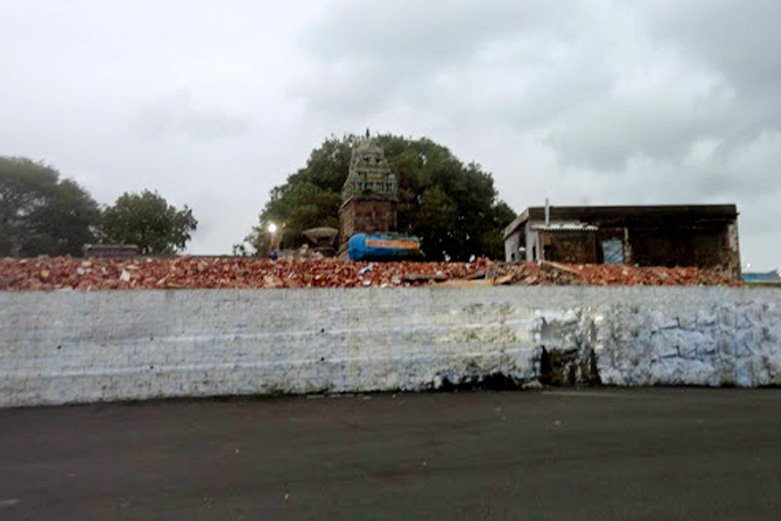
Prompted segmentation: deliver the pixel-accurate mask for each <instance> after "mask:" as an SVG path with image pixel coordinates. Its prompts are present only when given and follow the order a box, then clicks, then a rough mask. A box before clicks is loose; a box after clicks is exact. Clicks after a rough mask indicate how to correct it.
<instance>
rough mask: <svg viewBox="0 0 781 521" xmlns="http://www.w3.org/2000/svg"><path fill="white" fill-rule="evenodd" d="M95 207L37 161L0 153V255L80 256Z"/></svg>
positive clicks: (90, 230)
mask: <svg viewBox="0 0 781 521" xmlns="http://www.w3.org/2000/svg"><path fill="white" fill-rule="evenodd" d="M99 219H100V210H99V208H98V204H97V203H96V202H95V200H94V199H93V198H92V197H91V196H90V195H89V194H88V193H87V192H86V191H85V190H84V189H83V188H82V187H80V186H79V185H78V184H77V183H76V182H75V181H73V180H70V179H60V173H59V172H58V171H57V170H55V169H54V168H52V167H50V166H47V165H45V164H43V163H40V162H35V161H31V160H30V159H26V158H21V157H2V156H0V255H3V256H35V255H52V256H54V255H65V254H69V255H81V254H82V253H83V247H84V245H85V244H88V243H90V242H94V240H95V233H94V232H95V226H96V225H97V223H98V222H99Z"/></svg>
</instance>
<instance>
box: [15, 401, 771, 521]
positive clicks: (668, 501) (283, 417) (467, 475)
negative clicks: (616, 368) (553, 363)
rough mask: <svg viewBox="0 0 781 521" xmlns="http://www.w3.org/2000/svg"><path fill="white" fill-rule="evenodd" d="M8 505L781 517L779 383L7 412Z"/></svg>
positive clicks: (76, 513)
mask: <svg viewBox="0 0 781 521" xmlns="http://www.w3.org/2000/svg"><path fill="white" fill-rule="evenodd" d="M0 519H3V520H6V519H56V520H69V519H73V520H87V519H143V520H148V519H166V520H169V519H204V520H206V519H214V520H229V519H359V520H369V519H393V520H412V519H447V520H459V519H465V520H466V519H468V520H472V519H564V520H613V519H615V520H618V519H620V520H627V519H650V520H673V519H681V520H683V519H686V520H708V521H713V520H718V519H724V520H736V519H751V520H764V519H767V520H771V519H772V520H778V519H781V390H736V389H730V390H724V389H717V390H708V389H644V390H626V389H596V390H594V389H587V390H563V391H518V392H457V393H434V394H397V395H391V394H381V395H367V396H347V397H338V398H336V397H318V398H304V397H299V398H269V399H258V400H227V401H218V400H202V401H164V402H147V403H139V404H101V405H85V406H70V407H49V408H30V409H6V410H0Z"/></svg>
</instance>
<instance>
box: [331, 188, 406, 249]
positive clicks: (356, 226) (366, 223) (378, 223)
mask: <svg viewBox="0 0 781 521" xmlns="http://www.w3.org/2000/svg"><path fill="white" fill-rule="evenodd" d="M396 225H397V215H396V204H395V203H394V202H393V201H387V200H378V199H361V198H357V197H353V198H351V199H350V200H348V201H347V202H346V203H345V204H344V206H342V208H341V209H340V210H339V232H340V239H339V240H340V242H341V243H344V242H346V241H347V240H349V239H350V237H352V236H353V235H354V234H356V233H360V232H363V233H377V232H388V231H394V230H396Z"/></svg>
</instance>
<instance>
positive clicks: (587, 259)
mask: <svg viewBox="0 0 781 521" xmlns="http://www.w3.org/2000/svg"><path fill="white" fill-rule="evenodd" d="M504 248H505V257H506V260H507V261H508V262H522V261H537V260H547V261H556V262H567V263H575V264H602V263H605V264H628V265H633V266H667V267H673V266H696V267H700V268H707V269H714V270H719V271H722V272H724V273H726V274H729V275H731V276H732V277H735V278H738V277H740V250H739V246H738V211H737V208H736V206H735V205H734V204H725V205H673V206H535V207H529V208H527V209H526V210H525V211H524V212H523V213H522V214H520V215H519V216H518V217H517V218H516V219H515V220H514V221H513V222H512V223H510V225H509V226H508V227H507V228H506V229H505V232H504Z"/></svg>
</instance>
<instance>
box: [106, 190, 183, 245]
mask: <svg viewBox="0 0 781 521" xmlns="http://www.w3.org/2000/svg"><path fill="white" fill-rule="evenodd" d="M197 226H198V221H196V220H195V217H193V213H192V210H191V209H190V208H188V207H187V205H185V207H184V209H182V210H178V209H177V208H176V207H174V206H172V205H169V204H168V202H167V201H166V200H165V199H164V198H163V197H161V196H160V195H159V194H158V193H157V192H150V191H149V190H144V191H143V192H141V193H140V194H139V193H130V192H125V193H124V194H122V195H121V196H120V197H119V198H118V199H117V200H116V202H115V203H114V205H113V206H109V207H108V208H106V209H105V210H104V211H103V217H102V221H101V239H102V241H103V242H107V243H118V244H135V245H136V246H138V247H139V248H140V249H141V253H142V254H143V255H171V254H174V253H176V252H177V251H181V250H183V249H184V247H185V246H186V245H187V241H189V240H190V238H191V236H190V232H192V231H195V229H196V227H197Z"/></svg>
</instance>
